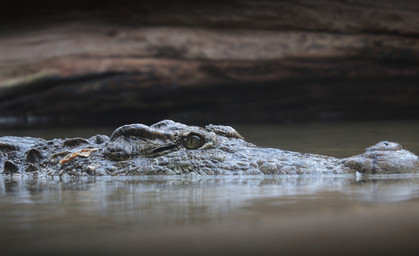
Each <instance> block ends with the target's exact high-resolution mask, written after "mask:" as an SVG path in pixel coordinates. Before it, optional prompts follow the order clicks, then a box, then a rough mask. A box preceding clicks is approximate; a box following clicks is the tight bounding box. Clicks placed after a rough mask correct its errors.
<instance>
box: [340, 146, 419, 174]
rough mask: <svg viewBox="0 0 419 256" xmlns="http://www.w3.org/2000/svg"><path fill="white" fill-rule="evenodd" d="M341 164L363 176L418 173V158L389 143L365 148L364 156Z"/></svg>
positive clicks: (352, 158) (357, 156) (345, 159)
mask: <svg viewBox="0 0 419 256" xmlns="http://www.w3.org/2000/svg"><path fill="white" fill-rule="evenodd" d="M341 162H342V163H343V164H344V165H345V166H346V167H349V168H351V169H354V170H356V171H358V172H360V173H365V174H388V173H414V172H419V157H418V156H417V155H415V154H413V153H412V152H410V151H407V150H405V149H403V148H402V146H401V145H400V144H398V143H395V142H389V141H382V142H379V143H377V144H376V145H374V146H371V147H369V148H367V149H366V150H365V153H364V154H360V155H356V156H353V157H349V158H344V159H342V160H341Z"/></svg>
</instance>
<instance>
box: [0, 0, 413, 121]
mask: <svg viewBox="0 0 419 256" xmlns="http://www.w3.org/2000/svg"><path fill="white" fill-rule="evenodd" d="M116 3H117V2H116V1H115V2H113V1H105V3H104V4H102V5H100V6H96V8H95V9H93V10H91V12H89V13H86V10H84V9H78V10H76V11H74V10H72V11H71V12H69V11H66V10H63V9H54V8H52V9H51V10H50V11H51V12H52V14H53V15H52V17H51V20H47V19H46V18H44V17H43V16H37V15H36V11H35V12H34V13H35V14H34V15H33V16H31V19H33V20H34V22H33V24H32V25H28V24H26V23H24V22H22V21H21V20H19V19H17V18H15V19H13V18H12V17H9V18H10V19H11V21H13V22H14V23H13V22H12V23H10V24H8V25H4V24H3V26H2V28H3V29H2V30H0V53H1V55H0V116H3V117H4V116H13V117H19V119H18V120H19V122H23V123H24V122H25V120H26V121H28V120H42V118H44V120H47V122H50V121H51V122H59V121H60V120H61V121H63V122H77V123H80V122H87V120H96V119H92V117H95V118H97V119H99V120H105V121H106V120H108V119H109V118H111V119H113V120H114V121H116V122H128V121H143V122H153V121H156V120H159V119H162V118H176V119H177V120H180V121H192V120H193V121H194V122H199V121H202V122H228V121H230V122H232V121H284V120H285V121H287V120H291V121H294V120H307V119H310V120H313V119H339V118H399V117H401V118H417V117H418V116H419V115H418V114H419V102H418V101H417V98H418V95H419V88H418V85H417V82H418V81H419V80H418V78H419V37H418V35H419V15H418V14H419V4H417V3H416V2H415V1H400V2H397V1H315V2H313V1H290V2H287V1H285V2H283V1H278V2H275V1H272V2H271V1H226V2H219V3H217V4H210V3H209V2H206V1H200V2H197V3H195V4H189V5H187V4H185V3H182V2H181V3H179V2H176V3H175V2H167V3H166V2H161V1H157V2H155V3H154V2H153V4H145V3H138V2H135V1H134V2H128V3H127V2H125V4H121V5H116ZM186 7H187V8H186ZM13 17H14V16H13ZM74 18H77V20H76V19H74ZM81 117H85V119H83V118H81ZM134 119H136V120H134ZM36 122H38V121H36Z"/></svg>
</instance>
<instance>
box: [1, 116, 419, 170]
mask: <svg viewBox="0 0 419 256" xmlns="http://www.w3.org/2000/svg"><path fill="white" fill-rule="evenodd" d="M0 166H1V170H0V173H3V174H6V175H8V174H9V175H10V174H12V175H16V174H18V175H23V174H36V175H51V176H55V175H60V176H61V175H66V176H67V175H68V176H81V175H97V176H103V175H178V174H189V173H195V174H201V175H230V174H243V175H246V174H247V175H262V174H343V173H354V172H356V171H358V172H360V173H366V174H390V173H413V172H419V159H418V156H416V155H415V154H413V153H411V152H409V151H406V150H404V149H402V147H401V146H400V145H399V144H397V143H394V142H385V141H384V142H380V143H378V144H376V145H374V146H372V147H369V148H367V150H366V152H365V153H364V154H360V155H357V156H353V157H350V158H344V159H337V158H334V157H329V156H322V155H316V154H304V153H297V152H291V151H284V150H280V149H271V148H261V147H257V146H255V145H253V144H251V143H248V142H246V141H244V140H243V138H242V136H241V135H240V134H239V133H238V132H236V131H235V130H234V129H233V128H231V127H229V126H221V125H207V126H206V127H205V128H201V127H196V126H187V125H184V124H181V123H176V122H173V121H170V120H164V121H161V122H159V123H156V124H154V125H151V126H146V125H142V124H131V125H125V126H122V127H120V128H118V129H116V130H115V131H114V132H113V134H112V136H111V137H110V138H109V137H108V136H105V135H96V136H93V137H91V138H89V139H82V138H72V139H53V140H44V139H40V138H30V137H24V138H21V137H2V138H0Z"/></svg>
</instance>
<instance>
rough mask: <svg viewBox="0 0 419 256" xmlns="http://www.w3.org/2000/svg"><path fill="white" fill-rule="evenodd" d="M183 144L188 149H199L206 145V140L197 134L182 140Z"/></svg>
mask: <svg viewBox="0 0 419 256" xmlns="http://www.w3.org/2000/svg"><path fill="white" fill-rule="evenodd" d="M182 144H183V146H184V147H185V148H186V149H198V148H200V147H202V146H203V145H204V144H205V139H204V138H203V137H202V136H200V135H198V134H195V133H191V134H189V135H188V136H185V137H184V138H183V139H182Z"/></svg>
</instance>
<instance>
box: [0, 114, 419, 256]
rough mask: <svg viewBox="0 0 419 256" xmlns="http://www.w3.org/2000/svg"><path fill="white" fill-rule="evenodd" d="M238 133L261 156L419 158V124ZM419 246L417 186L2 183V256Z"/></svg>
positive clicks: (123, 180) (105, 180) (241, 181)
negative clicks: (370, 149) (389, 151)
mask: <svg viewBox="0 0 419 256" xmlns="http://www.w3.org/2000/svg"><path fill="white" fill-rule="evenodd" d="M235 127H236V128H237V130H238V131H239V132H241V133H242V135H243V136H244V137H245V138H246V139H247V140H248V141H251V142H253V143H255V144H258V145H263V146H270V147H277V148H282V149H288V150H295V151H302V152H314V153H321V154H328V155H334V156H337V157H341V156H349V155H354V154H357V153H360V152H362V151H363V149H364V148H365V147H367V146H370V145H372V144H374V143H376V142H378V141H380V140H393V141H397V142H400V143H401V144H402V145H404V147H405V148H407V149H409V150H410V151H412V152H415V153H416V154H418V153H419V133H418V131H419V122H381V123H338V124H299V125H292V126H272V125H269V126H265V125H246V126H243V125H240V126H235ZM97 132H98V131H97V129H87V130H86V129H78V130H32V131H28V130H26V131H23V130H20V131H19V130H18V131H1V134H0V135H20V136H23V135H30V136H40V137H46V138H50V137H73V136H82V137H88V136H91V135H93V134H95V133H97ZM99 132H100V133H104V134H108V135H109V134H110V133H111V132H112V129H108V128H105V129H102V130H101V131H99ZM418 235H419V175H390V176H356V175H340V176H244V177H243V176H231V177H220V176H215V177H199V176H198V177H173V176H171V177H156V176H150V177H120V178H117V177H100V178H94V177H92V178H76V179H70V180H60V179H59V178H42V179H36V178H28V179H24V180H22V179H12V178H9V177H0V251H1V252H2V253H1V255H29V254H30V255H34V254H35V255H36V254H38V255H46V254H49V255H73V254H85V255H90V254H93V253H100V254H104V255H115V254H130V255H148V254H167V253H170V254H182V255H185V254H186V255H197V254H200V255H203V254H204V255H210V254H211V255H214V254H221V253H223V254H231V253H240V254H241V255H243V254H244V255H254V254H256V253H259V254H260V252H271V253H272V252H274V253H275V254H276V255H278V253H286V254H287V255H288V254H289V255H291V254H294V255H297V254H308V253H309V254H310V255H313V254H314V255H325V254H332V253H333V254H337V253H339V254H340V255H342V254H343V255H353V254H356V253H358V254H365V253H370V254H374V253H380V254H381V255H383V254H384V255H385V254H388V255H390V254H393V255H394V254H395V253H400V252H404V253H406V252H415V250H417V249H419V248H418V242H417V241H418V237H419V236H418ZM3 253H4V254H3Z"/></svg>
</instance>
